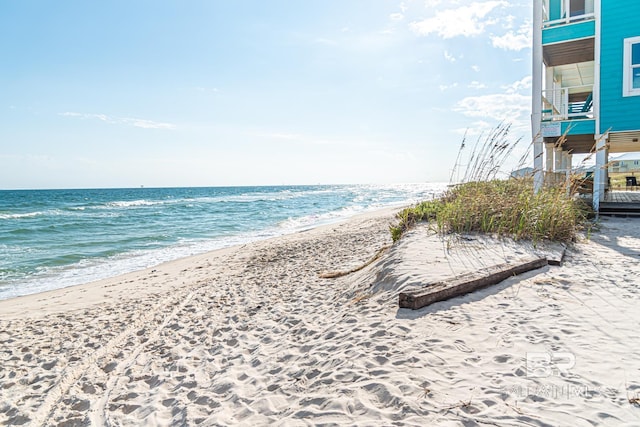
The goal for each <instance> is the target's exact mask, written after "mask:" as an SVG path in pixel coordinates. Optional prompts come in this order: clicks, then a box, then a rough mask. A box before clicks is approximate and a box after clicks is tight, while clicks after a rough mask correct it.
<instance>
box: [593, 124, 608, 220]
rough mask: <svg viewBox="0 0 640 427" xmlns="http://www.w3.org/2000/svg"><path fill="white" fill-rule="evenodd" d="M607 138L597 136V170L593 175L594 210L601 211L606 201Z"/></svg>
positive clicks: (606, 135)
mask: <svg viewBox="0 0 640 427" xmlns="http://www.w3.org/2000/svg"><path fill="white" fill-rule="evenodd" d="M607 137H608V134H604V135H596V168H595V171H594V174H593V210H594V211H596V212H598V211H600V202H601V201H603V200H604V189H605V183H606V179H607V178H606V176H607V170H606V168H607Z"/></svg>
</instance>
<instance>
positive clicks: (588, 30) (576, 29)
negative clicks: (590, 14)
mask: <svg viewBox="0 0 640 427" xmlns="http://www.w3.org/2000/svg"><path fill="white" fill-rule="evenodd" d="M595 34H596V21H594V20H590V21H583V22H577V23H575V24H567V25H560V26H557V27H551V28H545V29H544V30H542V44H543V45H545V44H550V43H558V42H563V41H567V40H576V39H584V38H587V37H593V36H595Z"/></svg>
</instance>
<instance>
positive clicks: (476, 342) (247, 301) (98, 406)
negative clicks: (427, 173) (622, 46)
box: [0, 212, 640, 427]
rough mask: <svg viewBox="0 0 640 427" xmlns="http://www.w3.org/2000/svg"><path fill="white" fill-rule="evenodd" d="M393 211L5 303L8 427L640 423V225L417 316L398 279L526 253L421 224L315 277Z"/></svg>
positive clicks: (1, 374) (2, 375)
mask: <svg viewBox="0 0 640 427" xmlns="http://www.w3.org/2000/svg"><path fill="white" fill-rule="evenodd" d="M393 213H395V212H387V213H380V212H378V213H377V214H370V215H365V216H363V217H359V218H355V217H354V218H351V219H349V220H348V221H346V222H341V223H337V224H331V225H327V226H324V227H318V228H314V229H312V230H309V231H307V232H300V233H295V234H290V235H286V236H281V237H278V238H273V239H268V240H262V241H259V242H255V243H252V244H248V245H244V246H238V247H234V248H227V249H224V250H221V251H215V252H211V253H208V254H204V255H201V256H195V257H191V258H187V259H183V260H180V262H172V263H167V264H163V265H161V266H159V267H156V268H154V269H149V270H146V271H142V272H136V273H135V274H132V275H128V276H120V277H118V278H114V279H110V280H108V281H103V282H96V283H93V284H88V285H81V286H79V287H73V288H65V289H61V290H56V291H53V292H51V293H46V294H37V295H35V296H28V297H22V298H24V299H25V300H24V301H22V302H21V304H20V306H19V307H16V308H15V309H14V311H13V312H12V313H11V315H4V310H5V309H7V307H8V305H7V304H6V302H4V304H3V302H0V311H2V312H3V315H2V316H0V345H2V348H3V352H2V353H0V423H9V424H10V423H14V424H19V423H27V424H29V425H49V424H54V425H55V424H60V423H67V424H68V425H96V426H97V425H105V424H107V423H108V424H113V425H195V424H200V425H229V424H242V425H266V424H276V425H291V424H294V425H302V424H319V423H326V424H337V425H353V424H371V425H373V424H377V425H380V424H385V425H389V424H394V423H402V424H404V425H416V426H418V425H425V424H429V425H447V426H462V425H482V424H495V425H573V426H577V427H580V426H593V425H599V426H600V425H602V426H607V425H633V424H634V423H635V422H637V419H638V416H639V412H638V411H640V408H639V407H638V406H637V405H634V404H633V403H632V402H631V401H630V399H631V398H633V397H634V396H640V366H639V365H638V364H637V360H636V359H637V357H636V355H635V349H637V348H640V336H638V334H637V331H636V329H637V324H638V321H640V314H639V313H638V310H637V306H638V303H640V294H639V293H638V292H637V291H638V288H639V287H640V283H639V282H638V279H637V277H640V265H639V264H638V263H637V258H638V256H640V250H638V249H637V248H640V223H638V222H637V221H635V220H633V219H632V220H627V219H610V220H603V223H602V230H601V231H599V232H596V233H594V234H593V236H592V237H591V240H589V241H582V242H578V243H576V244H575V245H574V246H573V247H572V248H570V249H569V250H568V251H567V254H566V257H565V262H564V265H563V266H562V267H545V268H542V269H540V270H537V271H535V272H530V273H526V274H523V275H521V276H518V277H513V278H509V279H507V280H505V281H504V282H501V283H500V284H498V285H495V286H492V287H489V288H486V289H483V290H480V291H477V292H474V293H472V294H467V295H464V296H461V297H458V298H454V299H452V300H450V301H444V302H439V303H436V304H433V305H432V306H429V307H427V308H424V309H420V310H416V311H411V310H406V309H399V308H398V306H397V292H398V291H399V290H401V289H406V288H407V287H411V286H421V285H423V284H424V283H428V282H431V281H434V280H438V279H439V278H442V277H445V276H448V275H451V274H452V273H455V274H461V273H464V272H465V271H473V270H474V269H477V268H480V267H481V266H483V265H489V264H491V263H495V262H497V261H498V260H505V259H506V260H508V259H515V258H517V257H519V256H522V255H523V254H526V253H528V252H529V251H530V250H532V248H531V247H530V246H527V245H526V244H522V243H513V242H508V241H504V240H494V239H490V238H486V237H483V236H465V238H461V239H455V238H450V237H447V238H442V237H440V236H435V235H434V234H433V233H432V232H430V231H429V229H428V227H417V228H416V229H414V230H412V231H410V232H409V233H407V235H406V236H405V237H403V239H402V240H401V241H400V242H399V243H397V244H395V245H393V246H392V247H391V248H390V249H389V250H387V251H386V252H385V253H384V254H383V256H382V257H380V258H379V259H377V260H376V261H374V262H373V263H372V264H370V265H368V266H367V267H365V268H363V269H362V270H359V271H357V272H355V273H353V274H349V275H347V276H343V277H339V278H334V279H323V278H321V277H320V273H322V272H325V271H348V270H350V269H352V268H354V267H357V266H360V265H362V264H363V263H365V262H366V261H367V260H369V259H371V257H372V256H373V255H374V254H375V252H376V251H377V250H379V249H380V248H381V247H383V246H386V245H388V244H389V243H390V240H391V238H390V233H389V230H388V225H389V223H390V221H391V220H392V218H393ZM152 270H155V271H152ZM132 289H133V290H134V291H132ZM26 299H29V301H26ZM13 301H15V300H13ZM534 362H537V364H535V363H534Z"/></svg>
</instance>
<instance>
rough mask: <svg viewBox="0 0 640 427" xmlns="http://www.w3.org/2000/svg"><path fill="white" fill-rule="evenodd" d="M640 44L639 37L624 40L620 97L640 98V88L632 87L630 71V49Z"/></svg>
mask: <svg viewBox="0 0 640 427" xmlns="http://www.w3.org/2000/svg"><path fill="white" fill-rule="evenodd" d="M634 44H640V36H638V37H630V38H628V39H624V64H623V66H624V69H623V70H622V96H640V88H635V89H634V87H633V73H632V71H631V69H632V65H631V47H632V46H633V45H634Z"/></svg>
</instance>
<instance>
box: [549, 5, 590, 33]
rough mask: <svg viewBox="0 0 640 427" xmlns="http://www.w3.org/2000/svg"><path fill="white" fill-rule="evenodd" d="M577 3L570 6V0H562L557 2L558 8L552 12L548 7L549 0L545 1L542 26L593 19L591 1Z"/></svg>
mask: <svg viewBox="0 0 640 427" xmlns="http://www.w3.org/2000/svg"><path fill="white" fill-rule="evenodd" d="M577 3H578V4H577V5H574V6H573V7H572V5H571V1H570V0H562V1H561V2H560V3H559V6H560V9H559V10H556V11H555V12H556V13H553V14H552V13H551V11H550V8H549V7H550V5H549V1H548V0H547V1H545V2H544V4H543V11H542V20H543V26H544V27H545V28H547V27H553V26H555V25H564V24H571V23H572V22H578V21H586V20H588V19H595V13H594V7H593V1H589V0H585V1H584V2H577ZM552 15H553V16H552Z"/></svg>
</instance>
